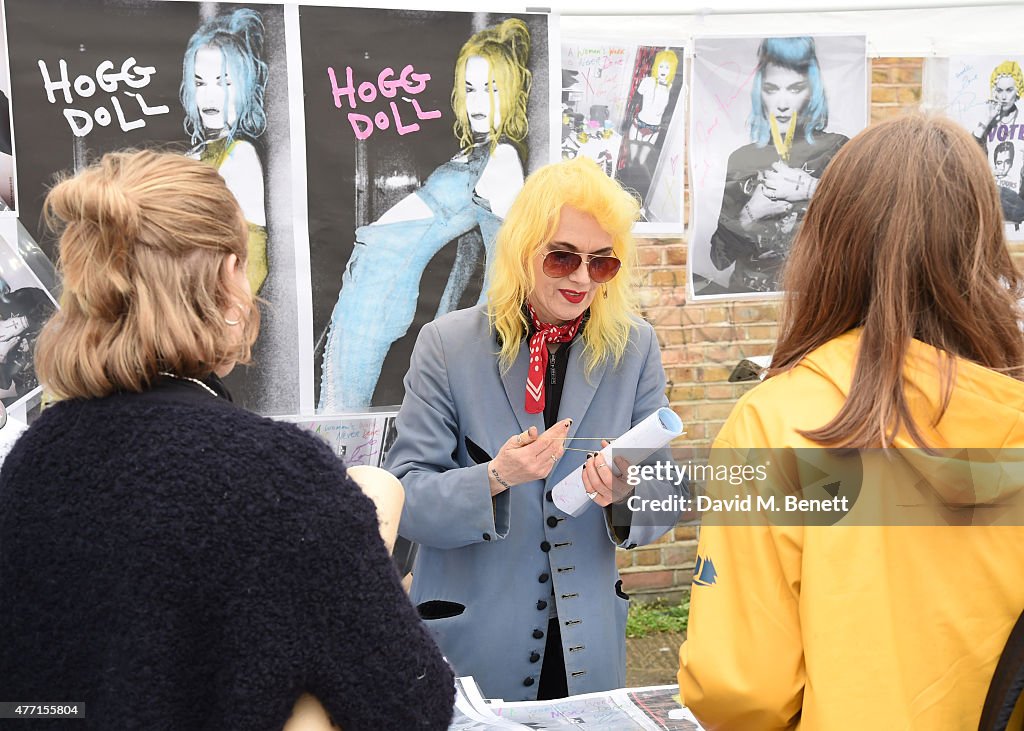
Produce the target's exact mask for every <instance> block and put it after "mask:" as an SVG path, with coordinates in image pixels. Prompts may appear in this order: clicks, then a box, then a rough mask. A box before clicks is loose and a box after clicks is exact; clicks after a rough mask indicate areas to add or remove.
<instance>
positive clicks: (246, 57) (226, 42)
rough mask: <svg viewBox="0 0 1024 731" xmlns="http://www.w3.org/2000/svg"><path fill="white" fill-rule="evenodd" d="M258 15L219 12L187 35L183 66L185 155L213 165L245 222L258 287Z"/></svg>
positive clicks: (261, 233) (261, 79)
mask: <svg viewBox="0 0 1024 731" xmlns="http://www.w3.org/2000/svg"><path fill="white" fill-rule="evenodd" d="M263 35H264V29H263V20H262V18H261V17H260V14H259V13H258V12H256V11H255V10H251V9H249V8H238V9H237V10H234V11H232V12H230V13H226V14H224V15H218V16H217V17H215V18H213V19H212V20H210V21H208V22H206V23H204V24H203V25H202V26H200V27H199V29H198V30H197V31H196V32H195V33H193V34H192V37H191V38H190V39H189V42H188V47H187V48H186V49H185V60H184V63H183V65H182V77H181V105H182V107H183V108H184V110H185V131H186V132H187V133H188V135H189V137H190V138H191V140H192V144H193V147H192V149H191V150H189V152H188V156H189V157H191V158H193V159H196V160H201V161H203V162H205V163H208V164H210V165H212V166H213V167H215V168H216V169H217V172H219V173H220V174H221V177H223V178H224V180H225V182H226V183H227V185H228V189H229V190H230V191H231V192H232V194H233V195H234V196H235V198H236V199H237V200H238V203H239V205H240V206H241V208H242V212H243V214H244V215H245V220H246V223H247V224H248V227H249V256H248V264H247V267H246V276H247V277H248V279H249V286H250V287H252V291H253V293H254V294H257V293H258V292H259V290H260V287H262V286H263V282H264V281H265V280H266V278H267V273H268V271H269V264H268V261H267V216H266V208H265V200H264V184H263V164H262V162H261V161H260V154H259V152H258V151H257V149H256V147H255V145H254V144H253V142H254V141H255V140H257V139H258V138H259V137H260V136H261V135H262V134H263V133H264V132H265V131H266V128H267V115H266V112H265V111H264V109H263V101H264V95H265V93H266V87H267V76H268V72H267V64H266V63H265V62H264V61H263V60H262V58H261V55H262V52H263Z"/></svg>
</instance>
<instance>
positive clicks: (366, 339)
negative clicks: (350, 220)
mask: <svg viewBox="0 0 1024 731" xmlns="http://www.w3.org/2000/svg"><path fill="white" fill-rule="evenodd" d="M529 54H530V31H529V28H528V27H527V25H526V23H524V22H523V21H522V20H519V19H518V18H509V19H508V20H505V21H504V22H502V23H500V24H498V25H497V26H494V27H493V28H485V29H483V30H481V31H479V32H478V33H475V34H473V35H472V36H471V37H470V38H469V40H468V41H466V43H465V44H464V45H463V46H462V50H461V51H460V52H459V56H458V58H457V59H456V61H455V85H454V88H453V89H452V110H453V111H454V112H455V124H454V133H455V138H456V140H457V141H458V143H459V147H460V152H459V154H457V155H456V156H455V157H453V158H452V159H451V160H449V161H448V162H446V163H444V164H443V165H441V166H440V167H438V168H437V169H436V170H435V171H434V172H433V173H432V174H431V175H430V177H428V178H427V180H426V182H425V183H424V184H423V186H422V187H421V188H420V189H419V190H417V191H415V192H413V193H410V194H409V195H408V196H406V197H405V198H403V199H402V200H400V201H399V202H398V203H396V204H395V205H394V206H393V207H392V208H390V209H389V210H388V211H387V212H385V213H384V215H383V216H381V217H380V218H379V219H377V220H376V221H374V222H373V223H371V224H370V225H368V226H360V227H359V228H358V229H357V230H356V243H355V248H354V249H353V251H352V256H351V258H350V259H349V261H348V264H347V265H346V267H345V274H344V275H343V277H342V283H341V292H340V293H339V295H338V302H337V304H336V305H335V306H334V311H333V313H332V314H331V322H330V329H329V331H328V335H327V344H326V346H325V348H324V358H323V364H322V369H321V382H320V399H319V405H318V411H320V412H324V413H332V412H338V411H354V410H359V409H365V408H366V407H368V406H369V405H370V402H371V400H372V397H373V391H374V388H375V387H376V385H377V379H378V378H379V377H380V371H381V368H382V366H383V364H384V358H385V356H387V353H388V350H389V349H390V348H391V344H392V343H393V342H394V341H396V340H398V339H399V338H400V337H402V336H403V335H404V334H405V332H406V331H407V330H408V329H409V325H410V324H411V323H412V320H413V316H414V315H415V312H416V299H417V297H418V296H419V288H420V279H421V277H422V276H423V272H424V270H425V269H426V267H427V264H428V263H429V262H430V260H431V259H432V258H433V257H434V255H435V254H437V252H438V251H440V250H441V249H442V248H443V247H444V246H445V245H446V244H447V243H448V242H449V241H452V240H454V239H457V238H459V237H460V236H462V235H463V234H465V233H467V232H469V231H471V230H473V229H474V228H479V230H480V234H481V236H482V238H483V241H484V249H485V251H486V258H487V262H488V263H490V260H491V257H492V254H493V248H494V237H495V234H496V233H497V231H498V227H499V226H500V225H501V219H502V218H504V217H505V214H506V212H507V211H508V208H509V206H510V205H511V204H512V200H513V199H514V198H515V196H516V194H517V193H518V192H519V189H520V188H521V187H522V185H523V156H524V151H525V150H524V147H523V144H524V142H525V140H526V135H527V132H528V130H529V125H528V122H527V115H526V106H527V101H528V100H529V96H530V83H531V72H530V70H529V69H528V68H527V60H528V58H529ZM459 253H460V257H459V261H457V262H456V269H457V271H456V272H454V273H453V274H452V276H451V278H450V279H449V284H448V286H447V287H446V289H445V292H444V294H443V295H442V297H441V304H440V305H439V308H438V313H437V314H438V315H443V314H444V313H446V312H449V311H450V310H452V309H454V308H455V307H456V306H457V302H458V299H459V296H460V295H461V290H462V289H464V288H465V284H466V281H467V280H468V279H469V277H470V276H471V275H472V269H473V268H475V267H472V266H467V263H466V257H465V256H464V251H463V248H462V247H461V246H460V249H459ZM481 291H486V282H484V287H483V289H482V290H481ZM482 299H483V296H482V295H481V300H482Z"/></svg>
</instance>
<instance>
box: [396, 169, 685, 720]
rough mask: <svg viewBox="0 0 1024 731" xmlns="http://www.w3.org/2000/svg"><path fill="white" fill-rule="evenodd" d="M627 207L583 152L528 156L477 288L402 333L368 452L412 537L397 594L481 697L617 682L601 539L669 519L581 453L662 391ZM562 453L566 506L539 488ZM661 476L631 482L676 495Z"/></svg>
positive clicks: (616, 607) (550, 483)
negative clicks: (401, 490) (577, 507)
mask: <svg viewBox="0 0 1024 731" xmlns="http://www.w3.org/2000/svg"><path fill="white" fill-rule="evenodd" d="M638 213H639V206H638V203H637V201H636V200H635V199H634V198H633V197H632V196H630V195H629V194H628V193H627V192H626V191H624V190H623V189H622V187H621V186H620V185H619V184H618V183H617V182H615V181H614V180H612V179H610V178H608V177H607V176H606V175H604V173H603V172H602V171H601V169H600V168H599V167H598V166H597V164H596V163H594V162H593V161H591V160H588V159H584V158H579V159H576V160H572V161H564V162H560V163H556V164H553V165H548V166H546V167H544V168H542V169H541V170H539V171H538V172H536V173H535V174H533V175H532V176H531V177H530V178H529V179H528V180H527V181H526V184H525V186H524V187H523V190H522V192H521V193H520V195H519V197H518V198H517V199H516V201H515V202H514V203H513V204H512V207H511V208H510V209H509V212H508V216H507V217H506V219H505V223H504V225H503V226H502V228H501V230H500V232H499V233H498V241H497V250H496V252H495V262H494V266H493V269H492V271H491V285H490V288H489V290H488V293H487V295H488V303H487V304H486V305H478V306H476V307H473V308H470V309H466V310H460V311H458V312H453V313H450V314H448V315H446V316H444V317H442V318H439V319H438V320H435V321H434V322H431V323H429V324H427V325H426V326H425V327H424V328H423V329H422V330H421V331H420V334H419V338H418V339H417V341H416V346H415V349H414V350H413V354H412V361H411V364H410V368H409V372H408V374H407V375H406V378H405V392H406V395H405V401H404V402H403V404H402V408H401V411H400V412H399V414H398V438H397V440H396V442H395V444H394V446H393V447H392V449H391V451H390V452H389V453H388V469H390V470H391V471H392V473H394V474H395V475H396V476H398V477H399V478H400V479H401V480H402V483H403V485H404V487H405V489H406V505H405V509H404V511H403V513H402V522H401V525H400V528H399V532H400V533H401V534H402V535H403V536H404V537H405V538H406V539H408V540H411V541H415V542H416V543H418V544H420V549H419V555H418V557H417V562H416V564H415V568H414V571H413V576H414V578H413V585H412V598H413V601H414V603H415V604H417V608H418V609H419V611H420V616H421V617H422V618H423V619H424V620H425V622H426V624H427V627H428V629H430V630H431V632H432V634H433V636H434V638H435V639H436V640H437V642H438V644H439V645H440V646H441V649H442V651H443V652H444V654H445V656H446V657H447V658H448V660H449V662H451V663H452V665H453V666H454V668H455V671H456V673H457V674H458V675H473V677H474V678H476V680H477V682H479V683H480V686H481V688H482V689H483V691H484V694H485V695H487V696H490V697H501V698H505V699H506V700H533V699H536V698H540V699H546V698H558V697H563V696H566V695H570V694H573V695H574V694H578V693H589V692H593V691H601V690H608V689H610V688H617V687H621V686H622V685H623V684H624V682H625V621H626V609H627V606H628V601H627V600H628V597H627V596H626V594H625V593H623V591H622V588H621V581H619V580H618V574H617V571H616V568H615V547H616V546H622V547H624V548H635V547H636V546H637V545H641V544H644V543H650V542H651V541H654V540H655V539H656V538H657V537H658V536H660V535H661V534H663V533H665V532H666V531H667V530H669V529H670V528H671V527H672V526H673V525H674V524H675V522H676V520H677V519H678V512H676V511H667V512H664V513H659V514H658V515H657V516H656V517H651V515H647V514H645V513H642V512H630V510H629V508H628V507H627V506H626V505H624V504H623V503H625V502H626V501H627V500H628V499H629V498H630V497H631V495H632V494H633V490H634V488H631V487H630V486H629V485H628V484H627V483H626V481H625V479H624V477H625V473H626V471H627V469H628V466H629V465H628V464H627V463H626V461H625V460H624V459H622V457H621V456H616V458H615V467H616V468H617V469H618V470H619V471H620V473H622V474H621V475H620V476H618V477H615V476H613V473H612V469H611V466H610V465H608V464H605V461H604V458H603V457H602V456H600V455H596V456H595V455H594V454H593V453H592V454H589V455H588V454H587V450H588V449H590V450H592V451H593V452H596V451H597V450H599V449H600V448H601V446H602V445H603V444H605V443H606V442H603V441H602V439H601V437H617V436H619V435H621V434H623V433H624V432H626V431H627V430H628V429H630V427H632V426H633V425H635V424H637V423H638V422H639V421H641V420H642V419H644V418H646V417H647V416H649V415H650V414H652V413H653V412H655V411H656V410H657V409H659V408H660V407H662V406H666V405H667V403H668V402H667V399H666V398H665V374H664V371H663V370H662V366H661V352H660V350H659V348H658V340H657V338H656V337H655V334H654V329H653V328H652V327H651V326H650V325H649V324H648V323H646V322H645V321H644V320H642V319H640V318H639V317H638V316H637V315H636V306H635V302H634V292H635V289H634V284H635V282H634V279H633V276H634V271H635V258H636V251H635V245H634V243H633V239H632V235H631V229H632V226H633V223H634V222H635V221H636V219H637V216H638ZM567 445H568V446H567ZM665 458H666V454H665V453H664V451H662V452H661V453H656V454H655V455H654V457H652V459H665ZM581 466H582V467H583V483H584V486H585V488H586V490H587V493H588V496H589V497H590V499H591V500H592V501H593V502H594V503H595V505H596V507H592V506H591V507H589V508H588V509H587V510H584V511H583V512H582V513H579V514H578V516H577V517H571V516H569V515H567V514H566V513H563V512H561V511H560V510H559V509H558V508H557V507H556V506H555V504H554V502H553V497H552V492H551V490H552V488H553V487H554V486H555V485H556V484H557V483H558V482H559V481H561V480H562V479H563V478H565V477H566V476H567V475H569V474H570V473H572V472H574V471H575V470H577V469H578V468H580V467H581ZM681 490H682V487H681V486H678V485H671V484H667V483H654V482H645V483H640V484H639V485H638V486H636V488H635V492H636V495H637V496H639V497H640V498H642V499H665V498H676V501H675V502H676V503H678V498H679V497H680V491H681ZM632 502H633V501H631V504H632Z"/></svg>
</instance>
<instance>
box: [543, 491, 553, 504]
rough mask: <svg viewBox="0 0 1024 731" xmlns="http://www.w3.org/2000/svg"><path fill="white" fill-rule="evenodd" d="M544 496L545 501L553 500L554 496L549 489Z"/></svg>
mask: <svg viewBox="0 0 1024 731" xmlns="http://www.w3.org/2000/svg"><path fill="white" fill-rule="evenodd" d="M544 497H545V498H547V501H548V502H549V503H553V502H555V496H554V495H552V494H551V490H548V491H547V494H545V495H544Z"/></svg>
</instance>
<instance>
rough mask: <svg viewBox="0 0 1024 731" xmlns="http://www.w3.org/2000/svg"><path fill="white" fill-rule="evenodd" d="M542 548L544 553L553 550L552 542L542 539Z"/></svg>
mask: <svg viewBox="0 0 1024 731" xmlns="http://www.w3.org/2000/svg"><path fill="white" fill-rule="evenodd" d="M540 550H542V551H543V552H544V553H547V552H548V551H550V550H551V544H550V543H548V542H547V541H541V542H540Z"/></svg>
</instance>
